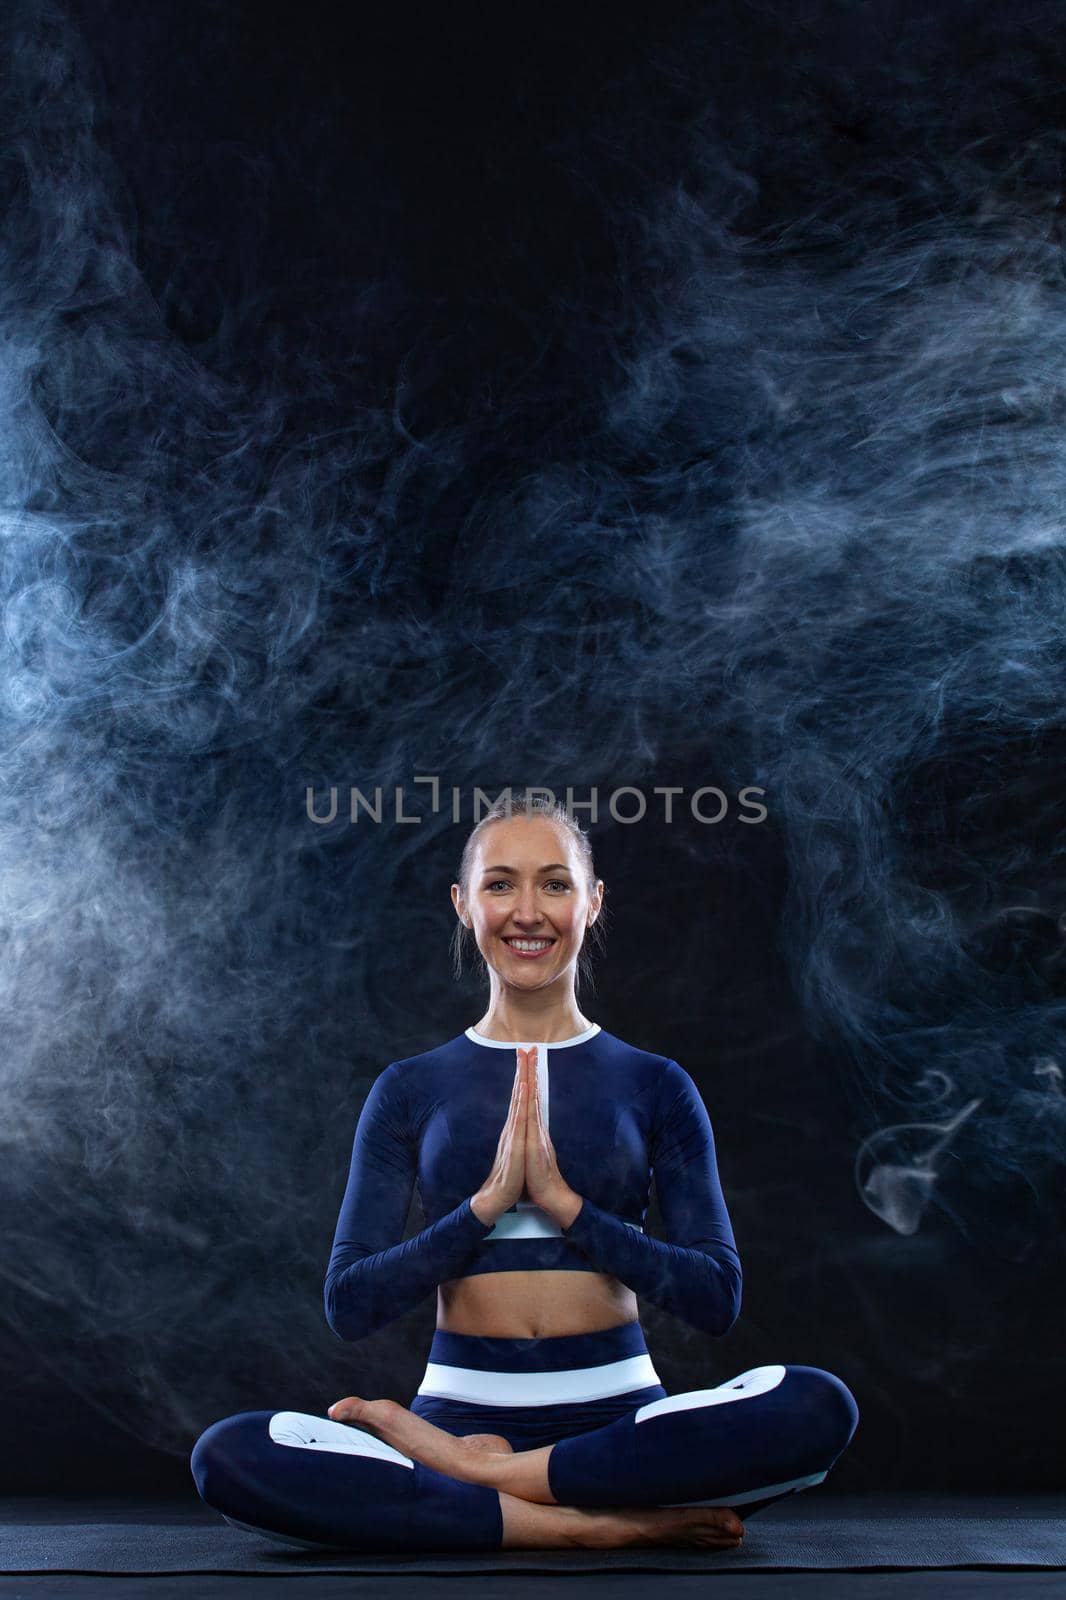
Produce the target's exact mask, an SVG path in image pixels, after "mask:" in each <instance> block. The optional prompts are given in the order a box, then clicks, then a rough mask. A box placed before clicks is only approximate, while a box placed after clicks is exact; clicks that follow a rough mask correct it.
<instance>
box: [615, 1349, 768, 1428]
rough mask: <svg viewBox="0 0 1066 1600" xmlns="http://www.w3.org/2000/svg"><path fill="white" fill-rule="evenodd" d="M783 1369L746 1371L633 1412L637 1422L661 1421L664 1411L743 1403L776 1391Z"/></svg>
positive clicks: (649, 1404)
mask: <svg viewBox="0 0 1066 1600" xmlns="http://www.w3.org/2000/svg"><path fill="white" fill-rule="evenodd" d="M784 1376H785V1369H784V1367H783V1366H781V1365H780V1364H779V1363H778V1364H776V1365H774V1366H772V1367H749V1368H748V1370H747V1372H742V1373H741V1374H740V1376H739V1377H736V1378H730V1379H728V1380H727V1382H725V1383H720V1384H718V1386H717V1388H714V1389H687V1390H686V1391H685V1393H684V1394H668V1395H666V1396H665V1397H664V1398H663V1399H662V1400H649V1401H648V1404H647V1405H646V1406H641V1407H640V1409H639V1410H638V1412H637V1418H636V1420H637V1421H638V1422H647V1421H648V1419H649V1417H661V1416H663V1415H664V1413H665V1412H667V1411H691V1410H692V1409H693V1408H694V1407H695V1406H724V1405H728V1403H729V1402H730V1401H731V1400H747V1399H750V1397H751V1396H752V1395H753V1394H765V1393H766V1391H767V1390H768V1389H776V1388H777V1386H778V1384H779V1383H780V1382H781V1380H782V1378H783V1377H784Z"/></svg>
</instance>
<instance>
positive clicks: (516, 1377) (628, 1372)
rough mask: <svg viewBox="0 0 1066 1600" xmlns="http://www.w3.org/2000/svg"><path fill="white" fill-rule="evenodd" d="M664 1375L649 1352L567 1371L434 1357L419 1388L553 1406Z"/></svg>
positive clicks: (455, 1396) (500, 1402)
mask: <svg viewBox="0 0 1066 1600" xmlns="http://www.w3.org/2000/svg"><path fill="white" fill-rule="evenodd" d="M661 1381H662V1380H661V1379H660V1377H659V1374H658V1373H657V1372H656V1370H655V1368H654V1366H653V1365H652V1359H651V1356H650V1355H648V1354H647V1353H646V1352H645V1354H644V1355H639V1356H627V1357H626V1358H625V1359H624V1360H623V1361H608V1362H605V1363H604V1364H603V1365H602V1366H598V1367H574V1368H570V1369H568V1370H567V1371H564V1372H482V1371H480V1370H478V1369H477V1368H476V1367H450V1366H445V1365H444V1364H443V1363H442V1362H438V1361H430V1362H429V1363H428V1365H427V1366H426V1375H425V1377H424V1378H423V1379H422V1382H421V1383H420V1384H419V1386H418V1392H419V1394H426V1395H437V1396H438V1397H439V1398H440V1399H443V1400H470V1401H472V1402H473V1403H474V1404H475V1405H486V1406H553V1405H560V1404H563V1403H565V1402H566V1401H568V1400H603V1399H606V1398H607V1397H608V1396H609V1395H612V1394H628V1392H629V1391H630V1390H631V1389H646V1388H648V1386H649V1385H650V1384H653V1383H660V1382H661Z"/></svg>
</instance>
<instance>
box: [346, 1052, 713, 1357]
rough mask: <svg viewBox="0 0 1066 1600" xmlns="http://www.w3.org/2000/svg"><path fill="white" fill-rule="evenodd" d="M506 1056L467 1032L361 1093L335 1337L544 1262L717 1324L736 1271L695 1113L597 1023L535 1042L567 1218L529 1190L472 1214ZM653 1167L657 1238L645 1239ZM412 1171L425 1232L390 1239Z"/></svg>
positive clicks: (664, 1077)
mask: <svg viewBox="0 0 1066 1600" xmlns="http://www.w3.org/2000/svg"><path fill="white" fill-rule="evenodd" d="M534 1043H537V1042H536V1041H535V1040H530V1041H529V1044H534ZM523 1048H526V1044H525V1042H523ZM516 1049H517V1046H516V1045H515V1044H510V1043H503V1042H502V1041H500V1040H497V1039H485V1038H483V1037H482V1036H481V1035H480V1034H478V1033H475V1032H474V1030H473V1028H467V1030H466V1032H465V1033H461V1034H459V1035H458V1036H457V1037H456V1038H454V1039H450V1040H448V1042H447V1043H446V1044H442V1045H439V1046H438V1047H437V1048H436V1049H434V1050H426V1051H424V1052H423V1053H422V1054H421V1055H416V1056H409V1057H407V1058H406V1059H405V1060H403V1061H393V1062H390V1064H389V1065H388V1066H387V1067H386V1068H385V1070H384V1072H382V1073H381V1074H380V1076H379V1077H378V1078H376V1079H375V1081H374V1083H373V1084H372V1085H371V1088H370V1092H369V1094H368V1095H367V1097H366V1101H365V1103H364V1105H363V1109H362V1111H361V1112H360V1115H359V1119H358V1123H357V1126H356V1130H355V1141H354V1145H353V1149H352V1158H351V1167H350V1170H349V1174H348V1183H347V1187H346V1188H345V1191H344V1198H343V1200H342V1202H341V1208H340V1216H339V1217H338V1220H337V1227H336V1232H335V1234H334V1238H333V1249H332V1253H331V1255H330V1259H329V1266H328V1268H327V1271H326V1282H325V1307H326V1320H327V1322H328V1323H329V1326H330V1327H331V1328H332V1329H333V1331H334V1333H336V1334H337V1336H338V1337H339V1338H341V1339H348V1340H351V1339H362V1338H365V1337H366V1335H367V1334H370V1333H373V1332H374V1331H375V1330H376V1329H377V1328H381V1327H383V1326H384V1325H385V1324H386V1323H388V1322H390V1321H392V1320H393V1319H394V1318H395V1317H398V1316H401V1315H402V1314H403V1313H404V1312H405V1311H408V1310H409V1309H410V1308H411V1307H412V1306H414V1305H416V1304H417V1303H418V1301H420V1300H421V1299H422V1298H423V1297H424V1296H425V1295H427V1294H430V1293H431V1292H432V1291H433V1290H434V1289H435V1288H436V1287H437V1285H438V1284H439V1283H443V1282H445V1281H446V1280H448V1279H451V1278H463V1277H469V1276H470V1275H472V1274H474V1273H479V1272H518V1271H528V1270H536V1269H550V1268H562V1269H564V1270H567V1271H571V1272H604V1273H609V1274H611V1275H613V1276H614V1277H616V1278H618V1279H619V1280H620V1281H621V1282H622V1283H624V1284H625V1285H626V1286H627V1287H628V1288H630V1289H632V1290H633V1291H634V1293H636V1294H638V1295H642V1296H643V1297H644V1298H645V1299H646V1300H649V1301H650V1302H651V1303H652V1304H653V1305H656V1306H660V1307H662V1308H663V1309H664V1310H666V1311H671V1312H673V1313H674V1314H675V1315H676V1316H679V1317H681V1318H683V1319H684V1320H685V1321H686V1322H688V1323H690V1324H691V1325H692V1326H693V1327H696V1328H700V1329H701V1330H702V1331H703V1332H705V1333H709V1334H724V1333H727V1332H728V1331H729V1329H730V1328H731V1327H732V1325H733V1323H734V1322H735V1321H736V1318H737V1316H738V1314H739V1311H740V1295H741V1268H740V1258H739V1256H738V1254H737V1248H736V1241H735V1239H734V1237H733V1229H732V1226H731V1224H730V1220H729V1214H728V1212H727V1210H726V1204H725V1199H724V1197H723V1195H722V1187H721V1183H720V1181H719V1177H718V1167H717V1163H716V1160H715V1152H714V1135H713V1133H712V1131H711V1122H710V1118H709V1116H708V1114H707V1109H706V1107H705V1106H704V1103H703V1100H702V1099H701V1098H700V1093H699V1090H698V1089H697V1088H696V1085H695V1084H694V1083H693V1081H692V1079H691V1078H690V1077H689V1075H688V1073H687V1072H686V1071H685V1070H684V1068H683V1067H680V1066H679V1065H678V1063H677V1062H676V1061H671V1060H669V1059H668V1058H664V1057H663V1056H657V1055H652V1054H650V1053H649V1052H647V1051H645V1050H638V1049H636V1048H635V1047H634V1046H633V1045H629V1044H626V1043H624V1041H623V1040H621V1039H618V1038H616V1037H615V1035H614V1034H612V1033H608V1032H607V1031H606V1030H605V1029H604V1028H601V1027H600V1026H599V1024H598V1023H593V1024H592V1026H591V1027H590V1028H587V1029H586V1030H585V1031H584V1032H583V1033H579V1034H576V1035H575V1036H574V1037H573V1038H571V1039H563V1040H558V1041H556V1042H554V1043H551V1044H544V1043H537V1071H538V1081H539V1085H540V1097H541V1104H542V1106H543V1107H544V1110H545V1116H546V1120H547V1123H548V1128H549V1131H550V1133H551V1138H552V1143H553V1144H554V1146H555V1152H556V1156H557V1159H558V1163H559V1170H560V1172H561V1173H562V1175H563V1177H564V1178H565V1179H566V1181H567V1183H568V1184H569V1185H570V1187H571V1188H572V1189H574V1190H575V1191H576V1192H577V1193H578V1194H579V1195H581V1197H582V1201H583V1203H582V1207H581V1210H580V1211H579V1212H578V1214H577V1216H576V1217H575V1219H574V1221H573V1222H572V1223H571V1224H570V1226H569V1227H568V1228H560V1227H559V1225H558V1224H557V1223H556V1222H554V1221H553V1219H552V1218H551V1217H549V1216H548V1215H547V1213H546V1212H544V1211H542V1210H541V1209H540V1207H539V1206H536V1205H534V1204H532V1202H530V1201H528V1200H519V1201H518V1202H517V1204H516V1205H514V1206H512V1207H511V1209H510V1211H507V1212H504V1214H503V1216H501V1217H500V1218H499V1219H498V1221H497V1222H496V1223H495V1224H494V1225H493V1224H489V1223H487V1222H483V1221H482V1220H481V1218H480V1217H478V1215H477V1213H476V1212H475V1211H474V1210H473V1208H472V1207H471V1204H470V1200H471V1198H472V1196H473V1195H474V1194H475V1193H476V1192H477V1190H478V1189H479V1188H480V1187H481V1185H482V1183H483V1182H484V1180H485V1179H486V1177H487V1176H488V1173H489V1170H490V1168H491V1167H492V1163H493V1161H494V1159H495V1156H496V1146H497V1143H498V1140H499V1137H500V1130H501V1128H502V1127H503V1124H504V1122H505V1121H506V1118H507V1112H508V1108H509V1105H510V1099H511V1089H512V1085H513V1083H514V1074H515V1068H516V1066H517V1058H516V1055H515V1051H516ZM653 1173H654V1177H655V1186H656V1196H657V1199H658V1202H659V1209H660V1211H661V1213H662V1219H663V1225H664V1228H665V1232H666V1235H667V1240H666V1241H663V1240H661V1239H656V1238H653V1237H652V1236H651V1235H650V1234H647V1233H645V1232H644V1219H645V1216H646V1214H647V1208H648V1199H649V1185H650V1180H651V1176H652V1174H653ZM416 1180H417V1184H418V1192H419V1196H420V1199H421V1203H422V1210H423V1212H424V1215H425V1218H426V1224H427V1225H426V1227H424V1228H423V1229H422V1231H421V1232H420V1233H417V1234H415V1235H414V1236H413V1238H410V1239H406V1240H404V1239H403V1231H404V1225H405V1223H406V1221H407V1215H408V1211H409V1209H410V1204H411V1196H412V1192H413V1189H414V1185H415V1182H416ZM400 1241H402V1242H400Z"/></svg>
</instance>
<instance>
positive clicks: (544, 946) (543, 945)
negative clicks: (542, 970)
mask: <svg viewBox="0 0 1066 1600" xmlns="http://www.w3.org/2000/svg"><path fill="white" fill-rule="evenodd" d="M503 942H504V944H505V945H506V946H507V948H508V950H513V951H514V953H515V955H516V956H520V957H521V959H522V960H523V961H536V959H537V957H538V956H542V955H545V954H546V953H547V952H548V951H549V950H550V949H551V947H552V945H553V944H554V943H555V940H554V939H515V938H509V939H504V941H503Z"/></svg>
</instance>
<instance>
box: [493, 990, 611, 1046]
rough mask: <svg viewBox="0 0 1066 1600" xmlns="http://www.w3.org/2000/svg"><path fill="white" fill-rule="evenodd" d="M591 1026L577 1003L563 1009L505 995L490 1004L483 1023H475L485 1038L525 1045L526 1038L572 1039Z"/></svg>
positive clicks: (546, 1039)
mask: <svg viewBox="0 0 1066 1600" xmlns="http://www.w3.org/2000/svg"><path fill="white" fill-rule="evenodd" d="M591 1026H592V1024H591V1022H590V1021H589V1020H588V1018H587V1017H585V1016H582V1014H581V1012H580V1011H579V1009H578V1007H577V1003H576V1002H574V1004H572V1005H570V1006H565V1007H562V1008H560V1007H559V1006H552V1007H551V1008H550V1009H544V1008H543V1007H541V1008H535V1007H532V1006H523V1005H516V1004H515V1003H514V1002H513V1001H509V1000H507V999H506V998H503V997H501V998H500V999H499V1000H497V1001H495V1002H494V1003H492V1004H490V1006H489V1009H488V1010H487V1011H486V1013H485V1015H484V1016H483V1017H482V1018H481V1020H480V1021H479V1022H475V1023H474V1032H475V1033H480V1034H481V1036H482V1038H484V1039H498V1040H500V1041H501V1042H503V1043H506V1044H512V1043H514V1044H521V1043H522V1042H523V1041H524V1040H526V1039H529V1040H534V1039H535V1040H539V1041H540V1042H541V1043H543V1044H551V1043H552V1042H553V1041H555V1040H559V1039H572V1038H573V1037H574V1035H575V1034H577V1033H584V1031H585V1029H586V1028H591Z"/></svg>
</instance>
